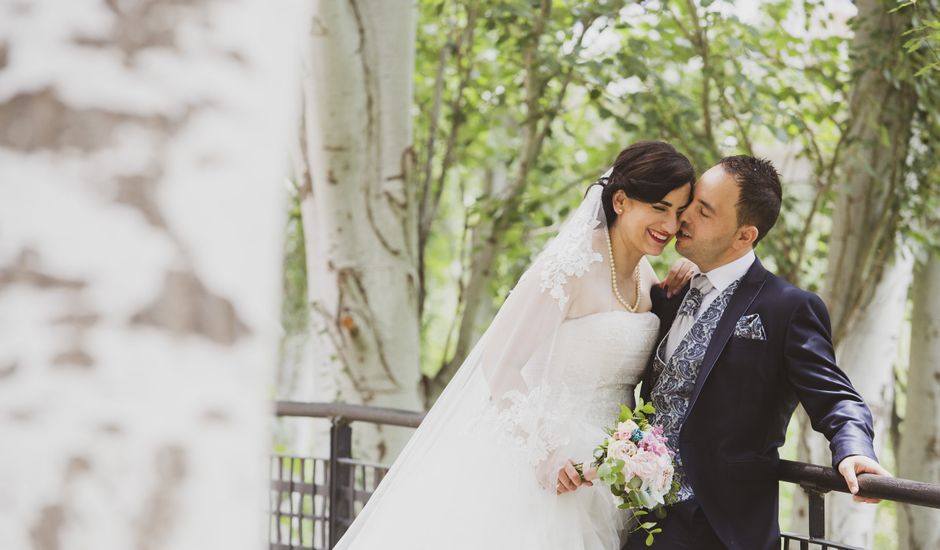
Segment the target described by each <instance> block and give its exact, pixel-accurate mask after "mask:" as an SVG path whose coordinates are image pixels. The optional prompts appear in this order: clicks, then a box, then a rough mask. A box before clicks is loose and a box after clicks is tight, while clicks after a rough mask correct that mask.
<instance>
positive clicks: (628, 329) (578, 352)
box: [551, 311, 659, 427]
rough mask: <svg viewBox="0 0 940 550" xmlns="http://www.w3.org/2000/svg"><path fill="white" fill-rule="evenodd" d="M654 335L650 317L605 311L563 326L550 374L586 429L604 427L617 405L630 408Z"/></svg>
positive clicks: (656, 328)
mask: <svg viewBox="0 0 940 550" xmlns="http://www.w3.org/2000/svg"><path fill="white" fill-rule="evenodd" d="M658 331H659V319H658V318H657V317H656V315H654V314H653V313H629V312H627V311H610V312H606V313H595V314H592V315H587V316H585V317H579V318H576V319H568V320H566V321H564V322H563V323H562V324H561V326H560V327H559V329H558V336H557V339H556V341H555V346H554V354H553V358H552V368H551V372H553V373H557V375H556V376H557V378H558V380H557V381H556V383H557V382H560V385H561V386H563V387H565V388H566V389H567V391H568V394H569V398H570V403H569V404H570V405H571V406H573V409H572V411H573V412H574V414H577V415H578V416H580V417H581V419H582V420H585V421H587V422H589V423H591V424H594V425H597V426H600V427H603V426H607V425H610V424H611V423H612V422H613V421H614V420H615V418H616V415H617V414H618V411H619V410H620V404H621V403H625V404H628V405H630V406H632V405H633V389H634V388H635V387H636V385H637V384H638V383H639V382H640V380H641V378H642V377H643V372H644V370H645V369H646V366H647V364H648V362H649V357H650V352H651V351H652V349H653V345H654V344H655V341H656V335H657V334H658Z"/></svg>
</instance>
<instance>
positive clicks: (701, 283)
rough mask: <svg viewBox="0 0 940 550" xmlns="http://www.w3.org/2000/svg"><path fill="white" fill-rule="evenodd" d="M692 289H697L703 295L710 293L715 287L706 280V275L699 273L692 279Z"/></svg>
mask: <svg viewBox="0 0 940 550" xmlns="http://www.w3.org/2000/svg"><path fill="white" fill-rule="evenodd" d="M692 288H693V289H697V290H698V291H699V292H701V293H702V295H705V294H708V293H709V292H711V291H712V290H713V289H714V288H715V287H714V285H712V282H711V281H709V280H708V275H705V274H704V273H699V274H697V275H695V276H694V277H692Z"/></svg>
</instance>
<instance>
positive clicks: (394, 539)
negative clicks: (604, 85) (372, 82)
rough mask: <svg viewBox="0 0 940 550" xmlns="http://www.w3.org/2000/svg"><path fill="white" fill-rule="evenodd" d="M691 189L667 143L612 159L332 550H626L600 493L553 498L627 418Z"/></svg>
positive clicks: (609, 499)
mask: <svg viewBox="0 0 940 550" xmlns="http://www.w3.org/2000/svg"><path fill="white" fill-rule="evenodd" d="M693 180H694V172H693V170H692V165H691V163H690V162H689V161H688V159H687V158H686V157H685V156H683V155H682V154H680V153H679V152H677V151H676V150H675V148H673V147H672V146H671V145H669V144H666V143H662V142H654V141H646V142H639V143H635V144H633V145H631V146H629V147H627V148H626V149H624V150H623V151H622V152H621V153H620V155H619V156H618V157H617V160H616V162H615V163H614V165H613V167H612V168H611V170H610V171H608V173H607V174H606V175H605V177H602V178H601V179H600V180H599V181H598V182H597V183H595V184H594V185H591V186H590V187H589V188H588V190H587V193H586V194H585V197H584V200H583V201H582V202H581V205H580V206H579V207H578V208H577V210H575V211H574V212H573V213H572V214H571V216H570V217H569V218H568V220H567V221H565V223H564V224H563V225H562V227H561V229H560V231H559V233H558V235H557V236H555V238H554V239H553V240H552V241H551V242H549V244H548V245H547V246H546V247H545V249H544V250H543V251H542V252H541V253H540V254H539V255H538V257H537V258H536V260H535V262H534V263H533V265H532V266H530V267H529V269H528V270H527V271H526V272H525V273H524V274H523V275H522V277H521V278H520V279H519V282H518V284H517V285H516V287H515V288H514V289H513V291H512V292H511V293H510V295H509V297H508V298H507V299H506V301H505V303H504V304H503V306H502V307H501V308H500V310H499V312H498V313H497V314H496V317H495V318H494V320H493V322H492V324H491V325H490V327H489V328H488V329H487V331H486V332H485V333H484V334H483V336H482V337H481V338H480V341H479V343H478V344H477V345H476V346H475V347H474V349H473V350H472V351H471V353H470V355H469V356H468V357H467V359H466V361H464V363H463V365H462V366H461V368H460V370H459V371H458V372H457V374H456V375H455V376H454V378H453V380H452V381H451V382H450V383H449V384H448V386H447V388H446V389H445V390H444V392H443V394H442V395H441V397H440V398H439V399H438V401H437V403H436V404H435V405H434V406H433V407H432V408H431V410H430V411H429V412H428V414H427V416H426V418H425V420H424V422H423V423H422V424H421V426H420V427H419V428H418V429H417V431H416V432H415V433H414V435H413V436H412V438H411V439H410V440H409V442H408V444H407V445H406V446H405V448H404V449H403V451H402V453H401V455H400V456H399V457H398V459H397V460H396V461H395V463H394V464H393V465H392V467H391V469H390V470H389V472H388V474H387V476H386V477H385V479H384V480H383V481H382V483H381V484H380V485H379V487H378V488H377V489H376V491H375V493H374V494H373V495H372V498H371V499H370V500H369V502H368V503H367V504H366V505H365V507H364V508H363V509H362V511H361V513H360V514H359V515H358V517H357V518H356V520H355V521H354V522H353V524H352V525H351V526H350V527H349V529H348V531H347V532H346V534H345V536H344V537H343V538H342V539H341V540H340V541H339V543H338V545H337V546H336V548H338V549H340V550H347V549H352V550H377V549H384V548H388V549H392V550H397V549H402V550H405V549H407V550H438V549H441V550H443V549H468V550H470V549H472V550H478V549H479V550H482V549H503V548H505V549H507V550H508V549H512V550H528V549H532V550H535V549H538V550H545V549H548V550H551V549H559V550H561V549H564V550H619V548H620V547H621V545H622V544H623V542H624V541H625V540H626V536H627V535H628V532H627V531H628V530H629V529H628V527H627V526H628V523H627V512H624V511H620V510H618V509H617V508H616V503H615V502H614V497H613V496H612V495H611V494H610V492H609V491H608V490H607V489H606V488H605V487H603V486H601V485H597V486H592V487H589V488H588V489H587V490H579V491H575V492H570V493H565V494H558V491H559V490H560V489H561V488H563V487H562V484H569V483H571V481H570V479H569V478H568V477H567V476H566V474H565V468H566V467H567V468H569V471H570V466H571V463H572V462H583V463H584V464H585V466H586V467H587V465H588V464H589V463H590V462H591V461H592V460H593V449H594V447H596V446H597V445H598V443H600V441H601V440H602V438H603V437H604V435H605V434H604V428H605V427H606V426H608V425H610V424H612V423H613V421H614V420H615V419H616V416H617V413H618V412H619V404H620V403H626V404H629V405H631V406H632V403H633V389H634V387H635V386H636V384H637V383H638V382H639V380H640V379H641V377H642V375H643V371H644V369H645V368H646V365H647V360H648V358H649V356H650V351H651V350H652V347H653V344H654V340H655V339H656V335H657V331H658V327H659V320H658V319H657V317H656V316H655V315H654V314H652V313H650V311H649V310H650V307H651V304H650V299H649V289H650V287H651V286H652V285H654V284H659V280H658V278H657V277H656V274H655V273H654V271H653V269H652V267H651V266H650V264H649V262H648V261H647V260H646V259H645V257H644V256H645V255H647V254H651V255H659V254H661V253H662V251H663V248H664V247H665V246H666V244H667V243H668V242H669V240H670V239H671V238H672V236H673V235H674V234H675V233H676V231H677V230H678V218H679V214H680V213H681V211H682V209H683V208H684V207H685V206H686V205H687V204H688V202H689V200H690V197H691V189H692V182H693ZM687 268H688V266H687V265H686V266H683V269H687ZM683 282H684V281H683ZM594 475H595V472H593V470H591V469H590V468H586V472H585V477H586V478H587V479H591V478H592V477H594ZM586 484H590V482H587V483H586Z"/></svg>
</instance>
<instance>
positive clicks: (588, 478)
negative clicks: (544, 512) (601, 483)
mask: <svg viewBox="0 0 940 550" xmlns="http://www.w3.org/2000/svg"><path fill="white" fill-rule="evenodd" d="M595 479H597V470H595V469H594V468H585V469H584V478H583V479H582V478H581V474H579V473H578V470H577V469H575V467H574V464H573V463H572V462H571V461H570V460H569V461H568V462H567V463H566V464H565V465H564V466H563V467H562V468H561V469H560V470H558V484H557V485H555V494H556V495H561V494H564V493H570V492H571V491H574V490H575V489H577V488H578V487H580V486H582V485H584V486H585V487H591V486H592V485H594V483H592V481H594V480H595Z"/></svg>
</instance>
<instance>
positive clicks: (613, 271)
mask: <svg viewBox="0 0 940 550" xmlns="http://www.w3.org/2000/svg"><path fill="white" fill-rule="evenodd" d="M604 236H605V237H607V253H608V254H609V255H610V286H611V288H613V289H614V296H616V297H617V301H618V302H620V304H621V305H623V307H625V308H627V311H629V312H630V313H636V312H637V310H638V309H640V264H639V263H638V264H637V265H636V267H634V268H633V283H634V295H635V296H636V301H635V302H633V306H632V307H631V306H630V305H628V304H627V301H626V300H624V299H623V296H621V295H620V289H619V288H617V267H616V266H615V265H614V245H613V244H611V242H610V230H609V229H608V230H605V231H604Z"/></svg>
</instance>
